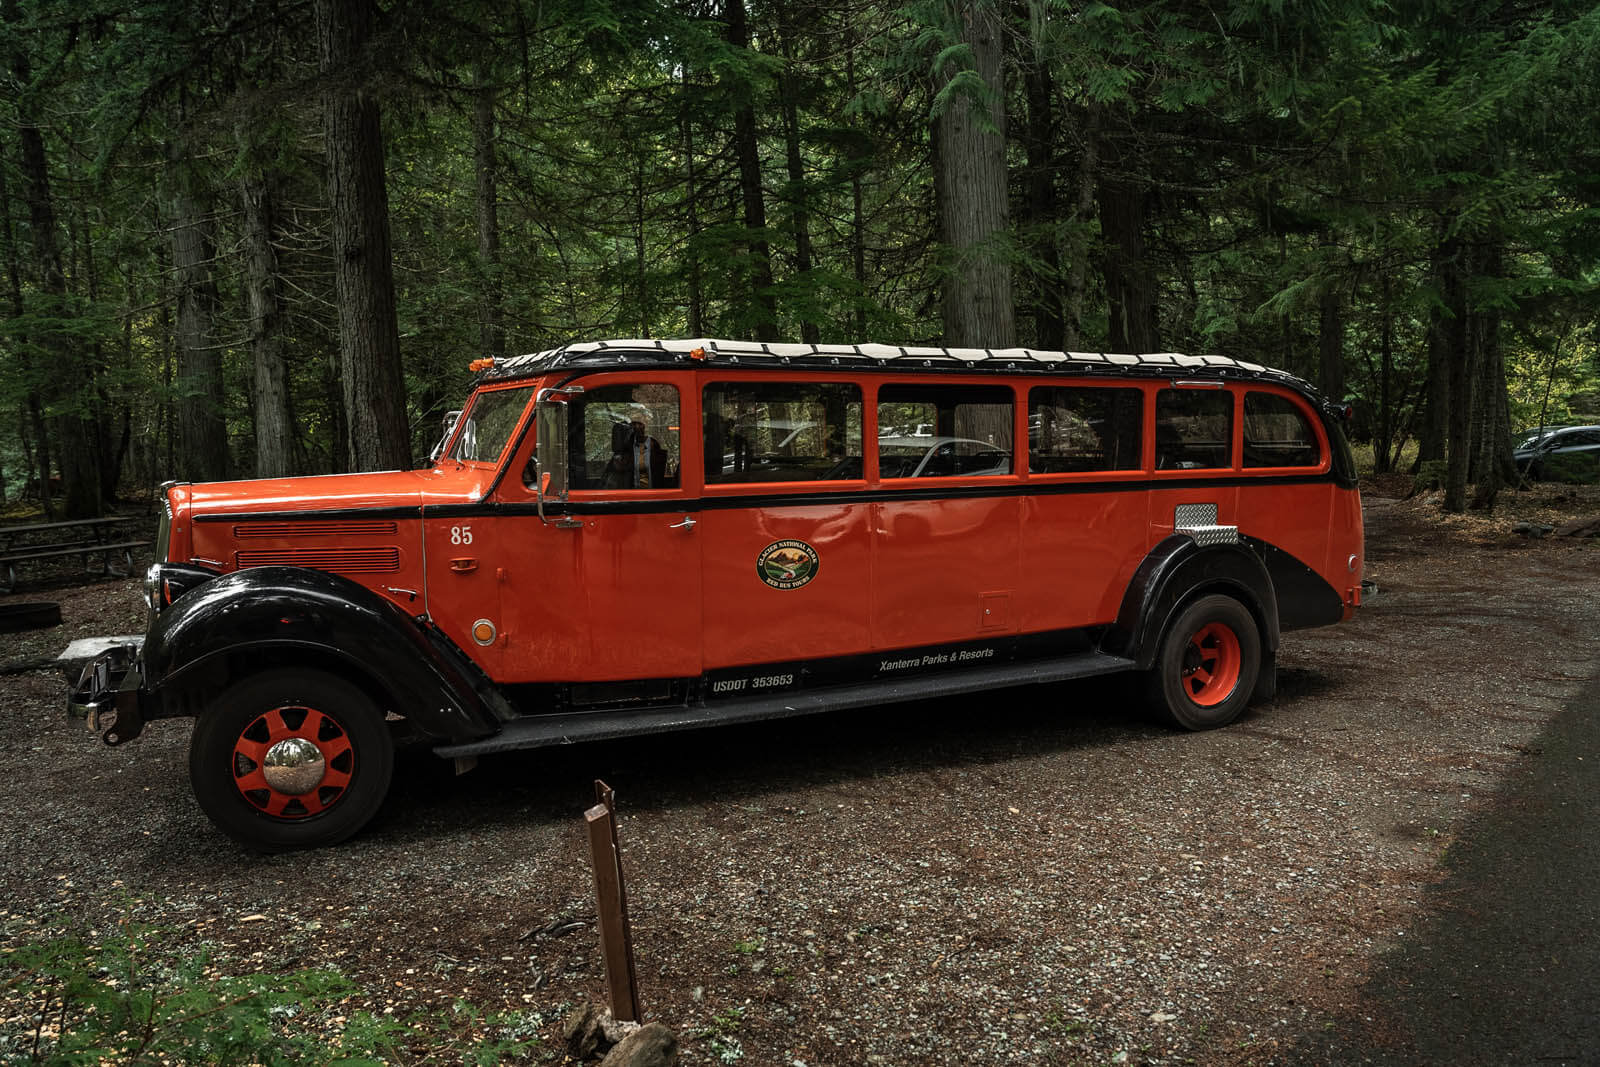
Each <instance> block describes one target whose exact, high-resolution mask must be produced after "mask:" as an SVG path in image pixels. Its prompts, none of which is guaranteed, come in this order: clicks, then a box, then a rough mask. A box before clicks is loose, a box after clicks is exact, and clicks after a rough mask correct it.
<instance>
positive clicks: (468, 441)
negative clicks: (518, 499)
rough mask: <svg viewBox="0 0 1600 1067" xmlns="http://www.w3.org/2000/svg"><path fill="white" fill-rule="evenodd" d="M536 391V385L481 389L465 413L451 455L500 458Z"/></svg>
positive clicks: (480, 460) (487, 459) (481, 459)
mask: <svg viewBox="0 0 1600 1067" xmlns="http://www.w3.org/2000/svg"><path fill="white" fill-rule="evenodd" d="M532 393H533V387H532V386H525V387H523V388H518V389H496V390H494V391H493V392H485V393H479V394H478V395H477V398H476V399H474V400H473V402H472V406H471V407H469V408H468V409H467V410H466V411H465V412H464V413H463V414H462V417H461V425H460V429H459V431H458V432H457V433H456V439H455V441H454V443H452V444H451V446H450V452H449V453H448V456H449V458H450V459H453V460H457V461H461V462H475V463H494V462H496V461H497V460H499V458H500V453H501V452H503V451H504V450H505V447H506V444H507V443H508V442H509V441H510V440H511V434H512V433H513V432H514V431H515V430H516V428H517V423H519V422H521V421H522V412H523V409H525V408H526V407H527V406H528V397H529V396H530V395H531V394H532Z"/></svg>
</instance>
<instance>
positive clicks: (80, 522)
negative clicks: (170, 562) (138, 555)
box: [0, 515, 150, 593]
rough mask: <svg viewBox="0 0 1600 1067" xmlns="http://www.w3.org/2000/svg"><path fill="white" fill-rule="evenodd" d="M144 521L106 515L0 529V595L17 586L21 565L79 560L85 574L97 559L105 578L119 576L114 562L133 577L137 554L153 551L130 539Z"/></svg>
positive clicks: (146, 544) (142, 543)
mask: <svg viewBox="0 0 1600 1067" xmlns="http://www.w3.org/2000/svg"><path fill="white" fill-rule="evenodd" d="M142 521H144V516H139V515H102V516H100V517H99V518H94V519H65V520H63V521H61V522H30V523H24V524H22V525H19V526H0V593H9V592H11V590H13V589H14V588H16V585H17V565H18V564H20V563H33V562H38V561H42V560H51V559H62V558H67V557H71V556H78V557H80V558H81V559H82V561H83V568H84V570H86V571H88V570H92V569H93V568H92V567H91V566H90V560H91V559H97V560H98V561H99V564H100V571H101V573H102V574H114V573H116V572H115V571H114V570H113V569H112V560H113V559H120V560H121V561H122V565H123V572H122V573H124V574H132V573H133V554H134V552H135V551H137V550H138V549H141V548H149V547H150V542H149V541H141V540H138V539H137V538H136V537H134V536H131V535H130V531H129V529H128V528H129V527H130V526H132V525H133V524H135V523H138V522H142Z"/></svg>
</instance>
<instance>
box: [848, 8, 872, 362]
mask: <svg viewBox="0 0 1600 1067" xmlns="http://www.w3.org/2000/svg"><path fill="white" fill-rule="evenodd" d="M844 77H845V88H846V91H847V92H848V93H849V99H851V100H854V99H855V98H856V35H855V28H854V27H853V26H852V27H849V28H847V29H846V30H845V52H844ZM862 165H863V160H862V159H860V158H854V157H853V158H851V160H850V271H851V277H852V278H854V279H855V283H856V313H855V339H856V340H857V341H865V340H866V339H867V220H866V218H865V217H864V216H863V214H862V200H863V189H862V184H861V169H862Z"/></svg>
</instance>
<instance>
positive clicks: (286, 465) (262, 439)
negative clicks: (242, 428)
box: [239, 165, 293, 478]
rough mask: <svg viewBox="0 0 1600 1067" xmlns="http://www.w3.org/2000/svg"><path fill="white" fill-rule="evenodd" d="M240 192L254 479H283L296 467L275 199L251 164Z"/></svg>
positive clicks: (261, 173)
mask: <svg viewBox="0 0 1600 1067" xmlns="http://www.w3.org/2000/svg"><path fill="white" fill-rule="evenodd" d="M239 195H240V201H241V204H242V206H243V209H244V211H243V229H244V234H243V237H244V240H243V242H242V244H243V248H242V251H243V254H244V278H245V292H246V295H247V297H248V300H249V304H250V321H249V322H248V323H247V324H246V329H245V332H246V334H247V335H248V336H249V338H250V355H251V361H252V364H253V366H254V369H255V374H254V382H255V390H254V393H255V398H254V399H255V428H256V477H257V478H283V477H287V476H288V475H289V474H290V473H291V472H292V470H293V465H292V462H291V460H290V450H291V447H292V437H293V424H292V423H291V422H290V421H289V388H288V381H287V368H286V367H285V365H284V358H283V301H282V296H281V293H280V292H279V288H278V256H277V253H276V252H275V251H274V250H273V246H272V239H273V235H274V233H275V231H276V229H277V221H276V211H277V206H276V203H275V200H276V198H275V197H274V195H273V189H272V186H271V184H270V183H269V180H268V178H267V176H266V174H264V173H263V172H262V171H261V170H260V169H258V168H256V167H255V166H253V165H247V167H246V169H245V171H244V172H243V173H242V174H241V175H240V177H239Z"/></svg>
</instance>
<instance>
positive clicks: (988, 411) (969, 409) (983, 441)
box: [878, 385, 1015, 478]
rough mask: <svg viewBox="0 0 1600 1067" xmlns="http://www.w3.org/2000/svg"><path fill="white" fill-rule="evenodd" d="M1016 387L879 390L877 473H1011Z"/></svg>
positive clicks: (933, 475) (907, 475) (902, 475)
mask: <svg viewBox="0 0 1600 1067" xmlns="http://www.w3.org/2000/svg"><path fill="white" fill-rule="evenodd" d="M1012 409H1013V400H1012V395H1011V390H1010V389H1009V388H1008V387H1005V386H993V385H885V386H883V387H882V388H881V389H879V390H878V476H879V477H880V478H949V477H956V476H960V477H971V476H973V475H990V474H1010V473H1011V471H1012V469H1013V464H1012V456H1013V454H1014V453H1015V443H1014V442H1013V440H1012V437H1013V436H1014V434H1013V432H1012Z"/></svg>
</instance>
